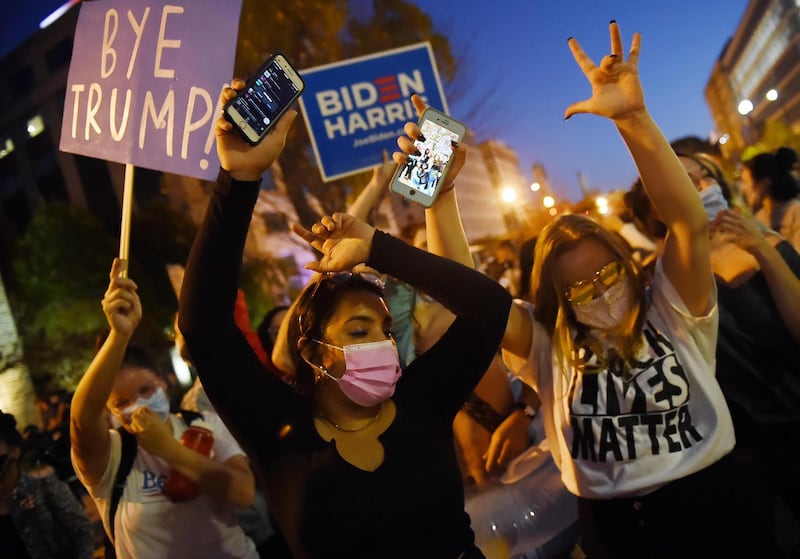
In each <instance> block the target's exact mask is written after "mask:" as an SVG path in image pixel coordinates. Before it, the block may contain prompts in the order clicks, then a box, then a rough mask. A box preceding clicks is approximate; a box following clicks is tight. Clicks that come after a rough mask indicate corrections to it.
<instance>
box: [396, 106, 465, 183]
mask: <svg viewBox="0 0 800 559" xmlns="http://www.w3.org/2000/svg"><path fill="white" fill-rule="evenodd" d="M420 131H421V132H422V135H423V137H424V138H425V140H424V141H420V140H417V141H415V142H414V145H415V146H416V148H417V150H419V153H420V154H419V155H413V154H412V155H409V156H408V162H407V163H406V165H405V167H403V168H402V169H401V170H400V174H399V176H398V177H397V180H398V181H399V182H401V183H402V184H404V185H406V186H408V187H410V188H413V189H414V190H417V191H419V192H422V193H424V194H427V195H431V194H433V193H434V192H435V191H436V185H437V184H438V182H439V178H440V177H441V176H442V172H443V171H444V169H445V167H446V165H447V162H448V161H450V158H451V157H452V156H453V146H452V145H451V142H452V141H456V142H457V141H458V134H456V133H455V132H453V131H452V130H448V129H447V128H445V127H443V126H442V125H440V124H439V123H437V122H434V121H432V120H427V119H426V120H424V121H423V122H422V124H421V125H420Z"/></svg>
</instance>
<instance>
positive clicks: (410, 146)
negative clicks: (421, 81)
mask: <svg viewBox="0 0 800 559" xmlns="http://www.w3.org/2000/svg"><path fill="white" fill-rule="evenodd" d="M411 102H412V103H413V104H414V108H415V109H416V111H417V115H419V116H422V113H424V112H425V109H427V108H428V106H427V105H426V104H425V101H423V100H422V97H420V96H419V95H417V94H416V93H415V94H414V95H412V96H411ZM403 130H404V131H405V133H406V136H400V137H399V138H397V146H398V147H399V148H400V149H401V150H402V151H396V152H394V153H392V159H394V162H395V163H397V164H398V165H400V167H401V168H402V167H404V166H405V165H406V163H407V162H408V156H409V155H410V154H413V153H414V152H415V151H416V149H417V148H416V147H415V146H414V141H415V140H417V139H418V138H419V137H420V134H421V132H420V129H419V126H418V125H417V123H416V122H406V124H405V126H403ZM466 162H467V147H466V146H465V145H464V144H463V143H461V144H458V145H453V159H452V161H451V163H450V168H449V170H448V171H447V176H446V177H445V182H444V184H442V187H441V189H440V192H441V193H444V192H447V191H448V190H450V189H452V188H453V186H455V180H456V177H457V176H458V173H460V172H461V169H462V168H463V167H464V163H466Z"/></svg>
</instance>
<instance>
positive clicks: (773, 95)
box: [764, 89, 778, 101]
mask: <svg viewBox="0 0 800 559" xmlns="http://www.w3.org/2000/svg"><path fill="white" fill-rule="evenodd" d="M764 97H766V98H767V101H777V100H778V90H777V89H770V90H769V91H767V93H766V94H765V95H764Z"/></svg>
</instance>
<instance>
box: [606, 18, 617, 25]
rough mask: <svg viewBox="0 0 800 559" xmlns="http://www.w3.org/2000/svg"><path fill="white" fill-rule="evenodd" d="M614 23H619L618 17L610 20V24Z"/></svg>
mask: <svg viewBox="0 0 800 559" xmlns="http://www.w3.org/2000/svg"><path fill="white" fill-rule="evenodd" d="M612 23H617V20H616V19H612V20H611V21H609V22H608V24H609V25H611V24H612Z"/></svg>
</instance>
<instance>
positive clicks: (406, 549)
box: [179, 80, 511, 559]
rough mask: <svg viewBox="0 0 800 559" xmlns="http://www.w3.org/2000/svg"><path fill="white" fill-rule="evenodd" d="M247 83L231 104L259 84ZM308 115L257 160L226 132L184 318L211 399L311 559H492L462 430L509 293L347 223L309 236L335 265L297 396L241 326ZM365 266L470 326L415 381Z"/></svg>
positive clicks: (304, 333) (220, 136)
mask: <svg viewBox="0 0 800 559" xmlns="http://www.w3.org/2000/svg"><path fill="white" fill-rule="evenodd" d="M232 85H233V87H230V88H225V89H223V91H222V94H221V95H222V101H223V103H224V102H226V101H227V100H228V99H230V98H232V97H233V96H234V95H236V91H237V90H238V89H240V88H241V87H242V86H243V83H242V82H241V81H239V80H236V81H234V83H233V84H232ZM294 116H295V112H294V111H290V112H289V113H288V114H287V115H286V116H284V117H283V118H282V119H281V120H280V121H279V122H278V123H277V125H276V128H275V130H274V132H273V133H272V134H271V135H268V136H267V137H266V138H265V139H264V141H262V142H261V143H260V144H259V145H257V146H255V147H250V146H248V145H247V144H246V143H245V142H244V141H243V140H242V138H241V137H240V136H238V135H237V134H235V133H232V127H231V125H230V123H228V122H227V121H225V120H224V119H220V120H218V121H217V147H218V152H219V157H220V161H221V164H222V170H221V171H220V176H219V180H218V183H217V186H216V188H215V189H214V191H213V193H212V196H211V199H210V202H209V206H208V212H207V214H206V218H205V220H204V222H203V224H202V226H201V229H200V231H199V233H198V235H197V237H196V239H195V243H194V245H193V247H192V250H191V254H190V257H189V260H188V263H187V267H186V276H185V278H184V283H183V288H182V290H181V299H180V309H179V326H180V329H181V331H182V332H183V335H184V337H185V339H186V343H187V344H188V346H189V350H190V351H191V354H192V356H193V358H194V364H195V366H196V368H197V371H198V374H199V375H200V378H201V379H202V382H203V386H204V387H205V389H206V393H207V394H208V396H209V398H210V399H211V402H212V404H213V405H214V407H215V408H216V409H217V410H218V411H219V413H220V415H221V416H222V417H223V419H224V420H225V422H226V424H227V425H228V426H229V428H230V429H231V431H232V432H233V433H234V435H235V436H236V437H237V439H238V440H239V442H240V443H241V444H242V446H243V447H244V449H245V451H246V452H247V455H248V456H249V457H250V458H251V460H252V461H253V463H254V464H255V465H256V466H257V469H258V471H259V473H260V476H261V479H262V480H263V487H264V490H265V494H266V495H267V500H268V504H269V507H270V510H272V511H273V512H274V514H275V517H276V519H277V521H278V525H279V526H280V530H281V532H282V534H283V535H284V537H285V539H286V541H287V543H288V544H289V547H290V549H291V551H292V553H293V554H294V556H295V557H297V558H307V557H310V558H316V557H319V558H322V557H351V558H358V557H363V558H367V557H369V558H373V557H383V558H386V557H388V558H392V557H398V558H399V557H403V558H405V557H437V558H439V557H441V558H452V559H457V558H461V559H469V558H479V557H483V554H482V553H481V552H480V550H479V549H478V548H477V547H476V546H475V544H474V534H473V532H472V530H471V528H470V522H469V517H468V515H467V514H466V513H465V512H464V488H463V484H462V479H461V473H460V470H459V466H458V461H457V459H456V455H455V450H454V447H453V434H452V422H453V418H454V416H455V414H456V413H457V412H458V410H459V409H460V408H461V405H462V404H463V402H464V400H465V399H466V397H467V395H468V394H469V393H470V392H471V391H472V389H473V388H474V386H475V385H476V384H477V383H478V381H479V380H480V378H481V375H482V374H483V372H484V371H485V370H486V368H487V367H488V365H489V363H490V362H491V360H492V358H493V356H494V355H495V352H496V350H497V347H498V344H499V343H500V339H501V337H502V335H503V331H504V329H505V324H506V316H507V314H508V308H509V306H510V304H511V299H510V296H509V295H508V293H507V292H506V291H505V290H504V289H502V287H500V286H499V285H497V284H496V283H494V282H492V281H491V280H490V279H489V278H487V277H485V276H483V275H482V274H480V273H478V272H476V271H474V270H469V269H467V268H465V267H463V266H461V265H459V264H457V263H455V262H452V261H449V260H446V259H443V258H440V257H437V256H434V255H431V254H428V253H426V252H424V251H420V250H417V249H415V248H413V247H411V246H409V245H407V244H405V243H403V242H402V241H400V240H397V239H394V238H392V237H390V236H389V235H386V234H384V233H381V232H378V231H376V230H375V229H373V228H372V227H371V226H369V225H367V224H366V223H364V222H363V221H361V220H358V219H355V218H353V217H351V216H347V215H345V214H336V215H334V216H326V217H324V218H323V219H322V220H320V222H318V223H316V224H315V225H314V226H313V227H312V228H311V230H310V231H307V230H304V229H302V228H297V227H296V228H295V231H296V232H298V233H299V234H300V235H301V236H302V237H303V238H305V239H306V240H307V241H309V242H310V243H311V244H312V246H314V247H315V248H316V249H318V250H320V251H321V252H322V253H323V257H322V260H320V261H319V262H316V263H314V264H313V265H309V268H311V269H313V270H315V271H317V272H319V273H320V276H319V278H318V280H317V281H315V282H313V283H311V284H310V285H308V286H307V287H306V289H305V290H304V291H303V292H302V293H301V294H300V296H299V298H298V301H297V303H296V305H295V307H294V313H293V314H290V315H289V318H288V320H289V325H288V326H289V328H290V332H289V340H290V344H291V346H292V348H293V353H292V358H293V360H294V370H295V385H296V387H291V386H288V385H287V384H285V383H283V382H282V381H281V380H280V379H279V378H278V377H277V376H276V375H273V374H269V373H268V372H267V371H265V367H264V365H263V364H262V363H261V362H260V361H259V360H258V359H257V357H256V356H255V354H254V353H253V351H252V349H251V348H250V346H249V345H248V344H247V341H246V340H245V339H244V337H243V336H242V334H241V332H240V331H239V330H238V329H237V328H236V326H235V324H234V322H233V319H232V316H233V312H232V311H233V305H234V301H235V293H236V287H237V282H238V279H239V273H240V269H241V264H242V252H243V248H244V241H245V238H246V236H247V230H248V227H249V224H250V221H251V218H252V211H253V208H254V205H255V201H256V198H257V196H258V187H259V179H260V177H261V175H262V174H263V173H264V172H265V171H266V169H267V168H268V167H269V166H270V165H271V164H272V162H273V161H274V160H275V159H276V158H277V157H278V155H279V154H280V151H281V149H282V147H283V143H284V140H285V137H286V132H287V130H288V128H289V125H290V123H291V121H292V119H293V118H294ZM459 164H463V161H462V162H460V163H459ZM362 263H364V264H366V265H368V266H369V267H371V268H374V269H376V270H378V271H379V272H381V273H387V274H390V275H393V276H395V277H397V278H398V279H401V280H403V281H406V282H408V283H409V284H411V285H414V286H415V287H416V288H418V289H421V290H423V291H425V292H427V293H428V294H430V295H431V296H433V297H435V298H436V299H437V300H438V301H440V302H441V303H442V304H443V305H445V306H446V307H448V309H449V310H450V311H451V312H453V313H454V314H455V315H456V319H455V321H454V323H453V325H452V326H451V327H450V328H449V329H448V331H447V332H446V333H445V334H444V336H443V337H442V338H441V340H440V341H439V342H438V343H436V344H435V345H434V346H433V347H431V348H430V349H429V350H428V351H427V352H426V353H425V354H424V355H422V356H420V357H418V358H417V359H416V360H415V361H414V362H413V363H412V364H411V365H410V366H408V367H406V368H405V369H403V370H401V369H400V366H399V360H398V354H397V349H396V346H395V343H394V341H393V340H392V338H391V336H390V334H389V331H390V329H391V323H392V317H391V315H390V314H389V311H388V310H387V308H386V305H385V303H384V300H383V298H382V290H381V288H380V286H379V285H378V284H377V283H375V282H374V281H373V280H372V279H371V278H370V277H368V276H365V275H361V274H356V273H352V272H350V270H352V268H353V267H354V266H356V265H357V264H362ZM333 272H341V273H333ZM222 371H224V374H221V372H222Z"/></svg>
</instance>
